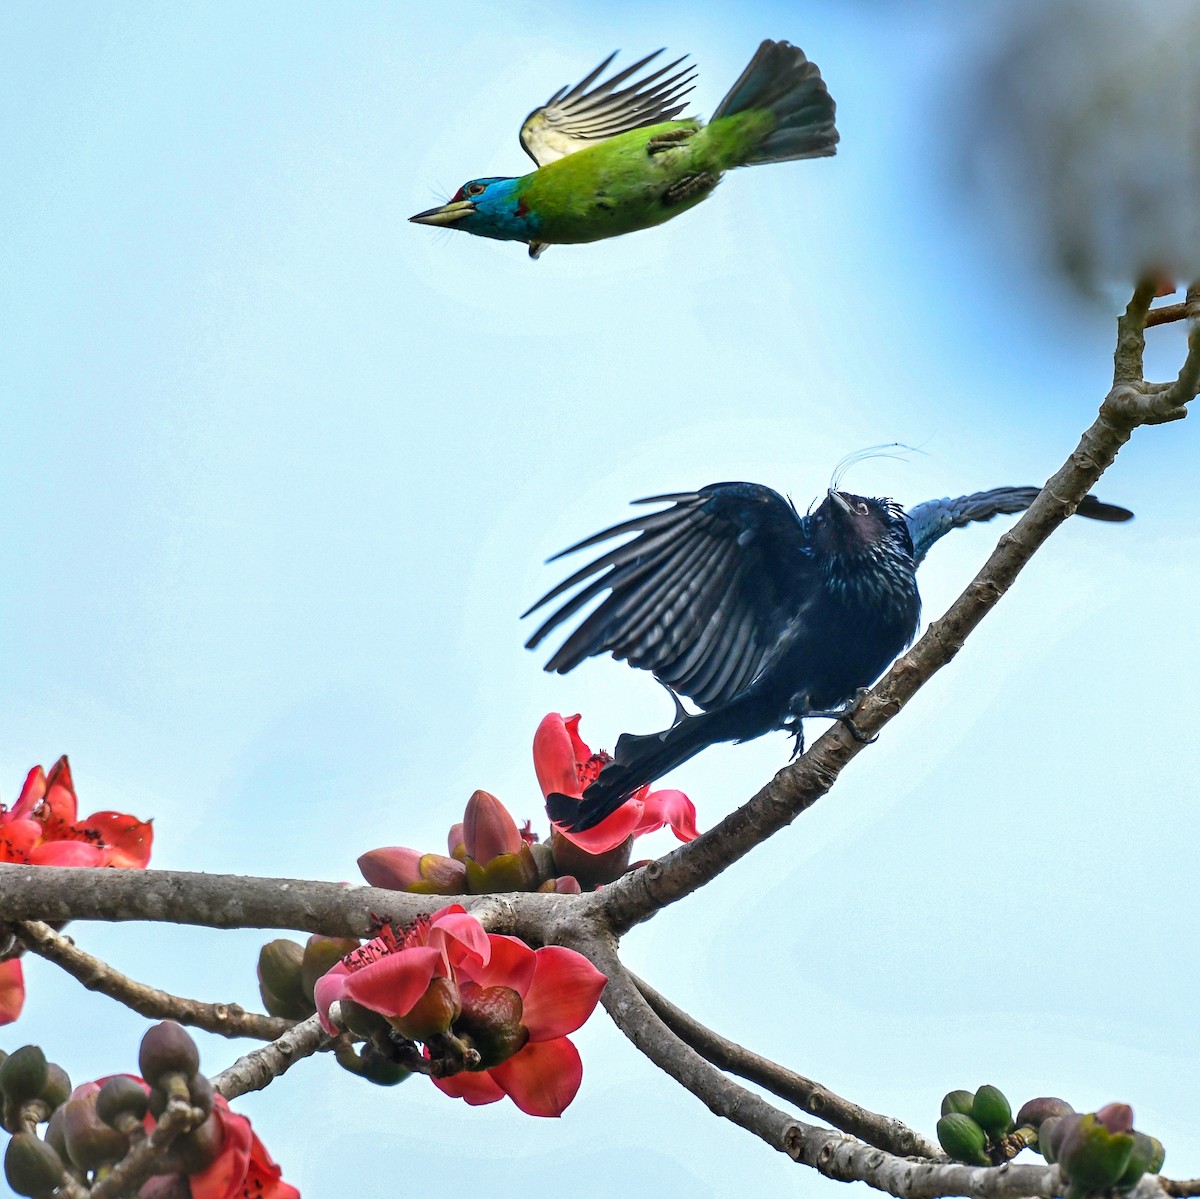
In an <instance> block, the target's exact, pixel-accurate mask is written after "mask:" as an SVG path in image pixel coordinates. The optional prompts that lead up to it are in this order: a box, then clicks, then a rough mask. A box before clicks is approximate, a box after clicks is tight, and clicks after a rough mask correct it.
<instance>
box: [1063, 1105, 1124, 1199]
mask: <svg viewBox="0 0 1200 1199" xmlns="http://www.w3.org/2000/svg"><path fill="white" fill-rule="evenodd" d="M1062 1122H1063V1124H1064V1125H1066V1126H1067V1127H1066V1130H1065V1132H1064V1133H1063V1136H1062V1139H1061V1141H1060V1142H1059V1145H1058V1164H1059V1167H1060V1168H1061V1169H1062V1172H1063V1173H1064V1174H1065V1175H1066V1176H1067V1178H1068V1179H1069V1180H1070V1182H1071V1184H1072V1186H1073V1187H1075V1188H1076V1189H1077V1190H1081V1191H1082V1192H1084V1193H1087V1194H1091V1193H1092V1192H1094V1191H1103V1190H1107V1189H1108V1188H1109V1187H1110V1186H1112V1185H1113V1184H1114V1183H1115V1182H1116V1181H1117V1179H1118V1178H1120V1177H1121V1175H1122V1174H1124V1173H1125V1167H1126V1166H1127V1165H1128V1164H1129V1159H1130V1157H1131V1156H1132V1154H1133V1145H1134V1137H1133V1132H1132V1131H1129V1132H1111V1131H1109V1128H1108V1127H1107V1126H1106V1125H1105V1123H1104V1122H1102V1121H1101V1120H1100V1119H1098V1118H1097V1114H1093V1113H1091V1112H1089V1113H1088V1114H1086V1115H1082V1116H1078V1115H1077V1116H1063V1117H1062Z"/></svg>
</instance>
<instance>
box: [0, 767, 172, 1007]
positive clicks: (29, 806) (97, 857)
mask: <svg viewBox="0 0 1200 1199" xmlns="http://www.w3.org/2000/svg"><path fill="white" fill-rule="evenodd" d="M78 816H79V805H78V802H77V801H76V798H75V783H74V781H73V780H72V778H71V767H70V765H69V763H68V762H67V759H66V755H64V756H63V757H61V758H59V759H58V761H57V762H55V763H54V765H53V766H51V767H50V771H49V773H47V772H46V771H44V770H43V769H42V768H41V767H40V766H35V767H34V768H33V769H32V770H31V771H30V772H29V774H28V775H27V776H26V778H25V783H24V786H22V788H21V794H20V795H19V796H17V802H16V803H15V804H13V806H12V807H11V808H6V807H5V806H4V805H3V804H0V862H14V863H17V864H20V865H29V866H118V867H123V868H127V869H140V868H142V867H144V866H145V865H146V863H147V862H149V860H150V845H151V841H152V839H153V829H152V827H151V825H150V822H149V821H142V820H138V819H137V818H136V817H134V816H127V815H126V814H125V813H124V812H95V813H93V814H92V815H91V816H89V817H88V818H87V819H86V820H80V819H79V818H78ZM24 997H25V993H24V984H23V982H22V975H21V966H20V963H19V962H18V961H11V962H3V963H0V1025H3V1024H11V1023H12V1021H14V1020H15V1019H16V1018H17V1016H18V1015H19V1014H20V1011H21V1006H22V1003H23V1002H24Z"/></svg>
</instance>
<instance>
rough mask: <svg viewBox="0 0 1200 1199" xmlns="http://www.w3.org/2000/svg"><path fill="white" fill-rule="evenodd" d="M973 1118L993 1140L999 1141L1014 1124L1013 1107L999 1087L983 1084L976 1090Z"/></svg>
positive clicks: (972, 1108)
mask: <svg viewBox="0 0 1200 1199" xmlns="http://www.w3.org/2000/svg"><path fill="white" fill-rule="evenodd" d="M971 1118H972V1119H973V1120H974V1121H975V1123H976V1124H978V1125H979V1127H980V1128H982V1129H983V1131H984V1132H986V1133H987V1135H988V1139H989V1140H993V1141H998V1140H999V1139H1000V1138H1001V1137H1002V1136H1004V1135H1005V1134H1006V1133H1007V1132H1008V1131H1009V1130H1010V1129H1011V1128H1012V1126H1013V1120H1012V1108H1011V1107H1010V1106H1009V1102H1008V1099H1007V1098H1006V1097H1005V1095H1004V1092H1003V1091H1001V1090H1000V1088H999V1087H993V1086H982V1087H980V1088H979V1090H978V1091H976V1092H975V1099H974V1101H973V1102H972V1104H971Z"/></svg>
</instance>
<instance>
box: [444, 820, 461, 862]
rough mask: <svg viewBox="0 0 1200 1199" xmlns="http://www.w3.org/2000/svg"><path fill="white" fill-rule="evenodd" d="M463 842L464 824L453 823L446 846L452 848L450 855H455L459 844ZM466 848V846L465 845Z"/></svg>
mask: <svg viewBox="0 0 1200 1199" xmlns="http://www.w3.org/2000/svg"><path fill="white" fill-rule="evenodd" d="M462 843H463V826H462V824H461V823H460V824H452V825H451V826H450V833H449V835H448V836H447V837H446V847H447V848H448V849H449V850H450V856H451V857H454V856H455V855H456V854H457V853H458V850H459V846H461V845H462ZM464 848H465V846H464Z"/></svg>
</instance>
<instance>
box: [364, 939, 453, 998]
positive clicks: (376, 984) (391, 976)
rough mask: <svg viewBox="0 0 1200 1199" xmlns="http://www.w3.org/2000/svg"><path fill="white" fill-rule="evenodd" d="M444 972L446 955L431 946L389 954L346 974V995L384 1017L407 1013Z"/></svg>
mask: <svg viewBox="0 0 1200 1199" xmlns="http://www.w3.org/2000/svg"><path fill="white" fill-rule="evenodd" d="M444 972H445V956H444V955H443V953H442V951H441V950H440V949H437V948H435V947H434V946H432V945H424V946H418V947H417V948H414V949H401V950H399V951H397V952H396V953H389V954H386V955H385V956H384V957H381V958H378V959H377V960H376V961H374V962H371V963H370V965H367V966H359V967H358V969H357V970H354V971H353V972H352V973H350V974H348V975H347V976H346V981H345V994H346V995H347V997H348V998H350V999H353V1000H354V1002H355V1003H361V1004H362V1005H363V1007H369V1008H370V1009H371V1010H372V1011H374V1012H378V1013H379V1014H380V1015H381V1016H404V1015H407V1014H408V1012H410V1011H411V1010H412V1008H413V1005H414V1004H415V1003H416V1002H417V1000H418V999H420V998H421V996H422V995H424V994H425V992H426V991H427V990H428V989H429V984H430V982H431V980H432V979H433V978H434V977H435V976H440V975H442V974H443V973H444Z"/></svg>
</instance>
